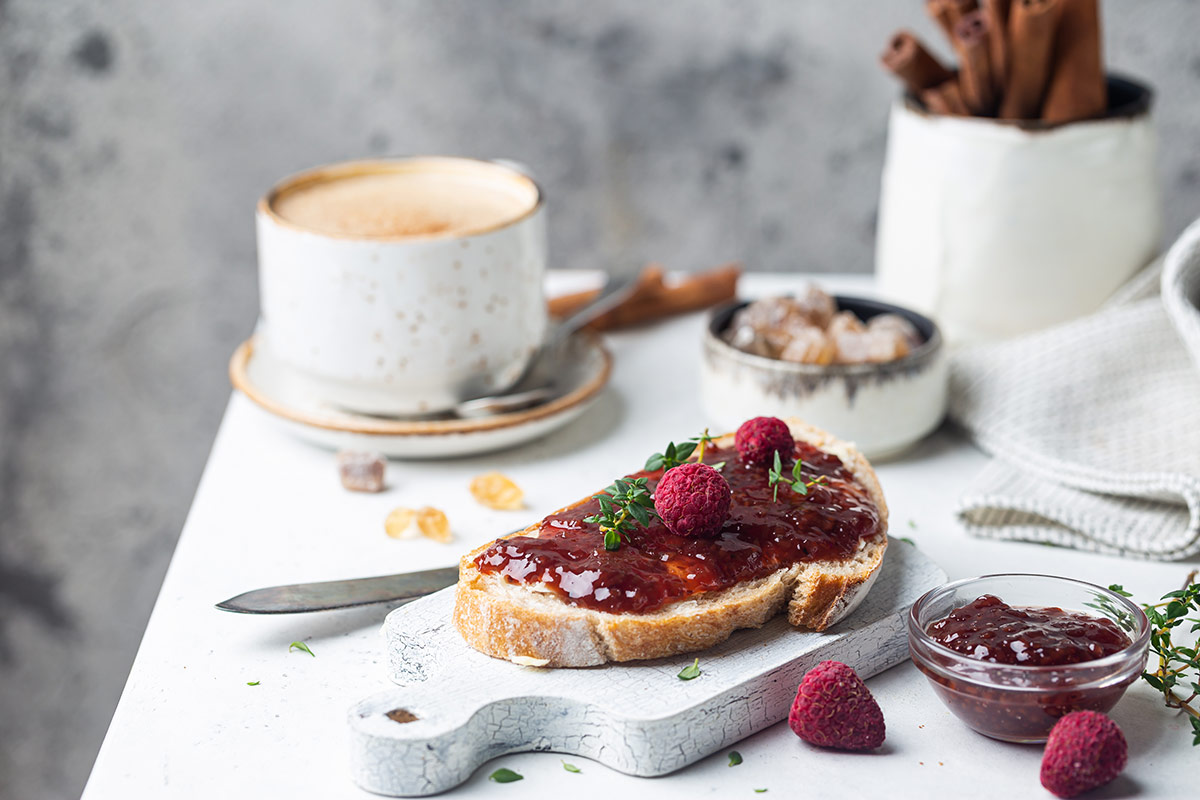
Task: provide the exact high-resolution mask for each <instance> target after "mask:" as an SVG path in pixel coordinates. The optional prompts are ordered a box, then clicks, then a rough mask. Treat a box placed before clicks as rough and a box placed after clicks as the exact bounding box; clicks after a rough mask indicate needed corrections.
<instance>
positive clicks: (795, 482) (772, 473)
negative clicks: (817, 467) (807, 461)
mask: <svg viewBox="0 0 1200 800" xmlns="http://www.w3.org/2000/svg"><path fill="white" fill-rule="evenodd" d="M803 469H804V462H803V461H802V460H801V459H799V458H797V459H796V463H795V464H792V472H791V475H792V477H791V478H790V479H789V478H787V477H785V475H784V472H783V462H782V461H781V460H780V458H779V451H778V450H776V451H775V463H774V464H773V465H772V466H771V469H769V470H768V471H767V485H768V486H774V487H775V493H774V494H772V495H771V502H773V503H774V502H778V501H779V484H781V483H782V484H783V485H784V486H790V487H791V489H792V491H793V492H795V493H796V494H800V495H806V494H808V490H809V489H811V488H812V487H814V486H816V485H817V484H819V483H824V482H825V481H826V480H827V478H826V476H824V475H818V476H817V477H815V478H813V479H812V480H810V481H806V480H804V478H803V476H802V472H803Z"/></svg>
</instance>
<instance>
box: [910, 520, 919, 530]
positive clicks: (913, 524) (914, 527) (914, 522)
mask: <svg viewBox="0 0 1200 800" xmlns="http://www.w3.org/2000/svg"><path fill="white" fill-rule="evenodd" d="M908 527H910V528H912V529H913V530H914V531H915V530H916V529H917V521H916V520H915V519H910V520H909V521H908Z"/></svg>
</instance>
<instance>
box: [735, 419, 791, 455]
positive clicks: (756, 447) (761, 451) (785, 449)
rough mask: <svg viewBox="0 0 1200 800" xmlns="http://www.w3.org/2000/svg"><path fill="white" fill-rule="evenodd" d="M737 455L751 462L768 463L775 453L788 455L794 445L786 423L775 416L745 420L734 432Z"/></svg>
mask: <svg viewBox="0 0 1200 800" xmlns="http://www.w3.org/2000/svg"><path fill="white" fill-rule="evenodd" d="M733 443H734V444H735V445H736V446H737V451H738V455H740V456H741V457H742V458H744V459H745V460H746V461H749V462H750V463H752V464H770V463H771V462H772V460H774V458H775V454H776V453H779V454H780V455H781V456H790V455H791V454H792V450H793V449H794V448H795V447H796V443H795V441H794V440H793V439H792V432H791V431H790V430H788V426H787V423H786V422H784V421H783V420H781V419H778V418H777V417H755V418H754V419H750V420H746V421H745V422H743V423H742V426H741V427H740V428H738V429H737V433H736V434H734V437H733Z"/></svg>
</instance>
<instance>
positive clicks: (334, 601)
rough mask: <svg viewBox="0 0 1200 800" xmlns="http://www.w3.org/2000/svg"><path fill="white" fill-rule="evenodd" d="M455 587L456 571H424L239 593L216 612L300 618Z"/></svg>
mask: <svg viewBox="0 0 1200 800" xmlns="http://www.w3.org/2000/svg"><path fill="white" fill-rule="evenodd" d="M456 583H458V567H444V568H442V569H427V570H423V571H421V572H406V573H402V574H400V575H382V576H379V577H376V578H353V579H351V580H344V581H322V582H320V583H293V584H289V585H287V586H270V587H268V588H266V589H255V590H254V591H252V592H243V593H242V594H239V595H238V596H237V597H231V598H229V599H228V600H222V601H221V602H220V603H217V608H219V609H221V610H222V611H233V612H235V613H238V614H303V613H305V612H308V611H332V610H333V609H337V608H353V607H354V606H367V605H371V604H373V603H392V602H397V601H401V602H407V601H408V600H414V599H416V598H418V597H422V596H424V595H427V594H433V593H434V592H436V591H437V590H438V589H444V588H446V587H447V586H453V585H454V584H456Z"/></svg>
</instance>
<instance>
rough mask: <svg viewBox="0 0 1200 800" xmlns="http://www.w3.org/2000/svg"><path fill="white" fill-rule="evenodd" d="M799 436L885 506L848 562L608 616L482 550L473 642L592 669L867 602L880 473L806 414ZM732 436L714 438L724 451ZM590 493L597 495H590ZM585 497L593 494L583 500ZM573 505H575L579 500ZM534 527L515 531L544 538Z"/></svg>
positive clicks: (551, 663)
mask: <svg viewBox="0 0 1200 800" xmlns="http://www.w3.org/2000/svg"><path fill="white" fill-rule="evenodd" d="M787 423H788V427H789V428H790V429H791V432H792V436H793V437H794V438H795V439H796V440H797V441H804V442H808V443H809V444H811V445H813V446H815V447H817V448H819V449H821V450H824V451H825V452H827V453H830V454H832V455H835V456H837V457H838V458H839V459H841V461H842V463H843V464H844V465H845V467H846V468H847V469H848V470H849V471H850V472H851V473H853V475H854V477H855V479H856V480H857V481H858V483H859V484H860V485H862V486H863V487H864V488H865V489H866V491H867V493H868V494H869V495H870V497H871V499H872V501H874V503H875V505H876V506H877V507H878V509H879V519H880V526H879V529H878V531H876V532H875V533H874V534H873V535H872V536H870V537H869V538H864V539H862V540H861V541H860V542H859V548H858V551H857V552H856V553H854V554H853V555H852V556H850V557H849V558H846V559H840V560H821V561H806V562H802V563H799V564H795V565H793V566H791V567H787V568H785V569H779V570H777V571H775V572H773V573H771V574H770V575H767V576H766V577H763V578H758V579H756V580H752V581H747V582H745V583H741V584H738V585H736V586H732V587H730V588H728V589H723V590H721V591H716V592H709V593H706V594H703V595H700V596H698V597H694V598H689V599H685V600H680V601H677V602H675V603H672V604H670V605H668V606H665V607H663V608H661V609H658V610H657V611H653V612H650V613H640V614H633V613H611V612H605V611H597V610H593V609H587V608H578V607H575V606H571V605H568V604H567V603H565V602H563V601H562V600H561V599H560V597H559V595H558V594H556V593H555V592H554V591H553V590H551V589H549V588H548V587H545V586H543V585H541V584H536V583H534V584H527V583H515V582H512V581H509V580H507V579H506V578H504V577H502V576H500V575H498V574H496V573H492V574H483V573H481V572H480V571H479V570H478V569H477V568H476V566H475V563H474V561H475V558H476V556H478V555H479V554H480V553H481V552H483V551H484V550H486V549H487V548H488V547H490V546H491V545H492V542H488V543H487V544H485V545H483V546H481V547H479V548H476V549H475V550H473V551H471V552H470V553H467V554H466V555H465V556H463V558H462V561H461V562H460V564H459V579H458V593H457V598H456V602H455V606H454V624H455V626H456V627H457V628H458V631H459V633H461V634H462V637H463V638H464V639H465V640H466V642H467V644H469V645H470V646H471V647H473V648H475V649H476V650H479V651H481V652H483V653H487V654H488V655H490V656H495V657H496V658H505V659H508V660H510V661H513V662H516V663H518V664H526V665H530V664H532V665H536V666H548V667H590V666H595V665H598V664H603V663H605V662H608V661H634V660H638V659H646V658H660V657H663V656H669V655H675V654H678V653H690V652H692V651H695V650H703V649H704V648H706V647H711V646H712V645H714V644H717V643H718V642H722V641H724V640H725V639H727V638H728V637H729V635H730V634H731V633H733V631H735V630H737V629H738V628H756V627H758V626H760V625H762V624H763V623H765V622H766V621H767V620H769V619H771V618H772V617H774V616H775V615H776V614H779V613H780V612H782V611H783V610H784V609H785V607H786V609H787V615H788V621H789V622H790V623H791V624H793V625H796V626H798V627H804V628H809V629H811V630H816V631H821V630H824V629H826V628H828V627H829V626H830V625H833V624H834V623H835V622H837V621H838V620H840V619H843V618H844V617H845V616H846V615H847V614H849V613H850V612H851V611H853V610H854V609H855V608H856V607H857V606H858V604H859V603H861V602H862V600H863V598H864V597H865V596H866V594H867V591H868V590H869V589H870V587H871V584H872V583H873V582H874V580H875V577H876V575H877V574H878V572H879V566H880V564H881V563H882V562H883V554H884V551H885V550H886V549H887V516H888V511H887V503H886V502H885V501H884V498H883V492H882V491H881V490H880V488H879V481H878V479H877V478H876V476H875V471H874V470H873V469H872V468H871V465H870V464H869V463H868V462H867V460H866V458H864V457H863V455H862V454H861V453H860V452H858V450H857V449H856V448H855V447H854V445H853V444H850V443H848V442H844V441H841V440H839V439H837V438H835V437H834V436H832V435H830V434H828V433H826V432H824V431H822V430H820V429H818V428H814V427H812V426H811V425H807V424H805V423H803V422H800V421H799V420H795V419H789V420H787ZM732 443H733V434H728V435H726V436H723V437H721V438H720V439H718V440H717V445H718V446H722V447H727V446H730V445H732ZM588 499H590V498H588ZM583 502H587V499H584V500H581V501H579V503H583ZM579 503H575V504H573V505H572V506H570V507H574V505H579ZM539 526H540V523H535V524H534V525H531V526H530V527H528V528H526V529H525V530H523V531H520V532H519V533H516V534H513V535H514V536H535V537H536V536H537V535H538V531H539V529H540V527H539Z"/></svg>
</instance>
